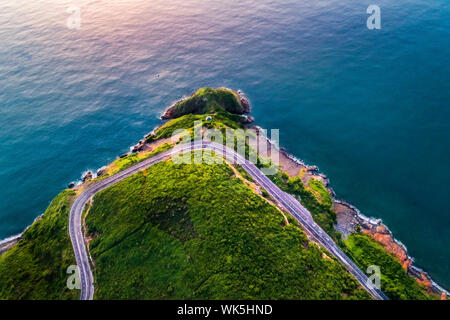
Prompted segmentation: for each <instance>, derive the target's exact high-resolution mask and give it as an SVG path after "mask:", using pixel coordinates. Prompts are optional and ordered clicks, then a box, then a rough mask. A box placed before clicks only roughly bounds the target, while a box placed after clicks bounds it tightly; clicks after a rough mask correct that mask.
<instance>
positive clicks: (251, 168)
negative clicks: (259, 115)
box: [69, 141, 388, 300]
mask: <svg viewBox="0 0 450 320" xmlns="http://www.w3.org/2000/svg"><path fill="white" fill-rule="evenodd" d="M199 149H209V150H213V151H215V152H216V153H219V154H221V155H223V156H224V157H225V158H226V159H227V160H229V161H233V162H234V163H238V164H240V165H241V166H242V168H243V169H244V170H245V171H246V172H247V173H248V174H249V175H250V176H251V177H252V178H253V179H254V180H255V181H256V182H257V183H258V184H259V185H260V186H262V187H263V188H264V189H265V190H266V191H267V192H268V193H269V194H270V195H271V196H272V198H273V199H274V200H275V201H277V203H278V204H279V205H281V206H282V207H283V208H285V210H286V211H288V212H289V213H290V214H291V215H292V216H293V217H294V218H295V219H297V221H298V222H299V223H300V224H301V225H302V226H303V228H304V230H305V231H306V232H307V233H308V235H309V236H311V237H313V238H314V239H315V241H317V242H318V243H320V244H321V245H322V246H323V247H325V248H326V249H327V250H328V251H329V252H330V253H331V254H332V255H334V256H335V257H336V258H337V260H339V261H340V262H341V263H342V264H343V265H344V266H345V267H346V269H347V270H348V271H349V272H350V273H351V274H352V275H353V276H354V277H355V278H356V280H358V282H359V283H360V284H361V286H362V287H363V288H364V289H366V290H367V292H369V293H370V295H371V296H372V297H373V298H374V299H377V300H387V299H388V298H387V296H386V295H385V294H384V293H383V292H382V291H381V290H379V289H376V288H373V287H372V286H371V285H370V283H369V281H368V277H367V276H366V275H365V274H364V273H363V272H362V271H361V270H360V269H359V268H358V267H357V266H356V265H355V264H354V263H353V261H351V260H350V258H349V257H347V256H346V255H345V253H344V252H342V250H341V249H339V247H338V246H337V245H336V243H335V242H334V241H333V239H331V238H330V236H328V235H327V234H326V233H325V231H323V230H322V229H321V228H320V227H319V225H317V224H316V223H315V222H314V221H313V219H312V217H311V214H310V213H309V211H308V210H307V209H306V208H304V207H303V206H302V205H301V204H300V203H299V202H298V201H297V200H296V199H295V198H294V197H293V196H291V195H289V194H287V193H285V192H283V191H282V190H280V189H279V188H278V187H277V186H276V185H275V184H274V183H273V182H272V181H271V180H270V179H269V178H268V177H267V176H265V175H264V174H263V173H262V172H261V171H260V170H259V169H258V168H257V167H256V166H255V165H254V164H253V163H251V162H249V161H247V160H245V159H244V158H243V157H241V156H240V155H239V154H237V153H236V152H235V151H234V150H231V149H228V148H227V147H225V146H223V145H221V144H217V143H214V142H206V141H199V142H194V143H192V144H183V145H178V146H176V147H174V148H173V149H171V150H168V151H166V152H163V153H161V154H159V155H156V156H154V157H152V158H149V159H146V160H144V161H142V162H140V163H137V164H135V165H134V166H132V167H130V168H128V169H125V170H123V171H121V172H119V173H117V174H115V175H113V176H111V177H108V178H106V179H105V180H102V181H100V182H98V183H97V184H95V185H93V186H92V187H91V188H89V189H87V190H85V191H84V192H83V193H82V194H81V195H80V196H79V197H77V198H76V199H75V201H74V203H73V205H72V208H71V209H70V217H69V233H70V239H71V242H72V247H73V250H74V253H75V259H76V262H77V265H78V268H79V274H80V285H81V294H80V299H81V300H92V299H93V296H94V277H93V275H92V270H91V266H90V262H89V256H88V253H87V250H86V244H85V239H84V235H83V231H82V215H83V208H84V207H85V205H86V203H87V202H88V201H89V199H91V198H92V197H93V196H94V195H95V194H96V193H97V192H99V191H101V190H103V189H106V188H108V187H110V186H112V185H114V184H116V183H118V182H120V181H122V180H123V179H125V178H127V177H129V176H131V175H133V174H135V173H136V172H138V171H141V170H143V169H145V168H147V167H149V166H151V165H153V164H156V163H158V162H161V161H163V160H166V159H167V158H169V157H171V156H172V155H175V154H178V153H182V152H186V151H193V150H199Z"/></svg>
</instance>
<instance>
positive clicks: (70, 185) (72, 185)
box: [67, 181, 75, 189]
mask: <svg viewBox="0 0 450 320" xmlns="http://www.w3.org/2000/svg"><path fill="white" fill-rule="evenodd" d="M67 187H68V188H69V189H72V188H73V187H75V182H73V181H72V182H69V184H68V185H67Z"/></svg>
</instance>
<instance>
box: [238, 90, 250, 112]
mask: <svg viewBox="0 0 450 320" xmlns="http://www.w3.org/2000/svg"><path fill="white" fill-rule="evenodd" d="M237 94H238V96H239V100H240V101H241V105H242V107H243V108H244V113H250V112H251V111H252V106H251V104H250V101H249V100H248V98H247V97H246V96H245V93H244V92H243V91H242V90H238V91H237Z"/></svg>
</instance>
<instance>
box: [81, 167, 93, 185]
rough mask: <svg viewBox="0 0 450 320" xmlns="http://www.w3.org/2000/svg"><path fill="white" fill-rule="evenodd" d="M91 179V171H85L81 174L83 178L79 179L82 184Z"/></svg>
mask: <svg viewBox="0 0 450 320" xmlns="http://www.w3.org/2000/svg"><path fill="white" fill-rule="evenodd" d="M92 177H93V174H92V171H91V170H89V171H87V172H85V173H84V174H83V176H82V177H81V180H82V181H83V182H86V181H87V180H90V179H92Z"/></svg>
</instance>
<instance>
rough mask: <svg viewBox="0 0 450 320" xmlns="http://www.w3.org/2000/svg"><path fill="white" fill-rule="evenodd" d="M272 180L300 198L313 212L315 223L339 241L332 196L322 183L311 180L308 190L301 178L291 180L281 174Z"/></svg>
mask: <svg viewBox="0 0 450 320" xmlns="http://www.w3.org/2000/svg"><path fill="white" fill-rule="evenodd" d="M271 179H272V181H273V182H274V183H275V184H276V185H278V187H279V188H281V189H282V190H284V191H285V192H288V193H290V194H292V195H295V196H297V197H299V198H300V202H301V203H302V205H303V206H305V208H307V209H308V210H309V212H311V215H312V217H313V219H314V221H315V222H316V223H317V224H318V225H319V226H320V227H321V228H322V229H323V230H325V232H327V233H328V234H329V235H330V236H331V237H333V238H334V239H335V240H338V239H339V235H338V233H337V232H336V231H335V229H334V224H335V223H336V212H335V211H334V209H333V205H332V200H331V196H330V195H329V193H328V191H327V190H326V189H325V187H324V186H323V184H322V183H321V182H320V181H315V180H310V181H309V184H310V188H306V187H305V185H304V184H303V182H302V180H301V179H300V178H299V177H294V178H289V177H288V176H287V175H286V174H282V173H280V172H279V173H278V174H277V175H275V176H272V177H271Z"/></svg>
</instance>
